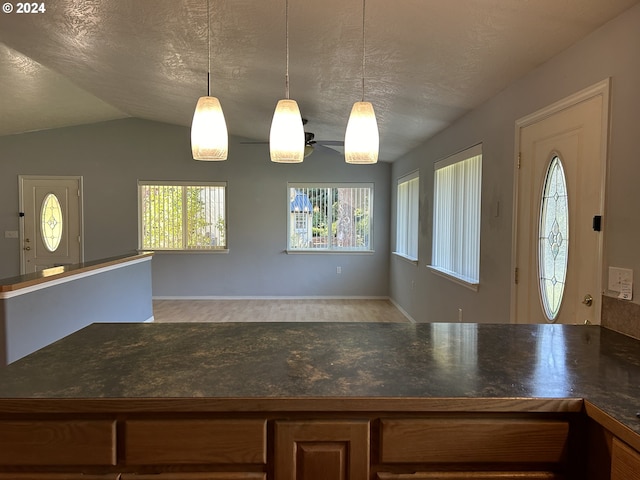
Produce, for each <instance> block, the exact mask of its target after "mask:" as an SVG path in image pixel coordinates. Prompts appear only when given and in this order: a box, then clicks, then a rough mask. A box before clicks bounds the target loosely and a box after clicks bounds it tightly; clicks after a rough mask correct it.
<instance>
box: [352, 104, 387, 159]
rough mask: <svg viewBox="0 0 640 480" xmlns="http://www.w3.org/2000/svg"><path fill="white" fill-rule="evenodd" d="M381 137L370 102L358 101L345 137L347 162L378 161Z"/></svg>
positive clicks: (354, 105)
mask: <svg viewBox="0 0 640 480" xmlns="http://www.w3.org/2000/svg"><path fill="white" fill-rule="evenodd" d="M379 146H380V137H379V134H378V122H377V121H376V114H375V112H374V111H373V105H372V104H371V103H370V102H356V103H354V104H353V108H352V109H351V116H350V117H349V122H347V131H346V133H345V137H344V158H345V161H346V162H347V163H359V164H363V163H376V162H377V161H378V149H379Z"/></svg>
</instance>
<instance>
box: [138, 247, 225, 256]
mask: <svg viewBox="0 0 640 480" xmlns="http://www.w3.org/2000/svg"><path fill="white" fill-rule="evenodd" d="M138 252H153V253H154V254H156V255H166V254H171V255H174V254H175V255H183V254H185V253H186V254H190V253H196V254H202V253H205V254H209V253H229V249H228V248H216V249H211V250H196V249H193V250H138Z"/></svg>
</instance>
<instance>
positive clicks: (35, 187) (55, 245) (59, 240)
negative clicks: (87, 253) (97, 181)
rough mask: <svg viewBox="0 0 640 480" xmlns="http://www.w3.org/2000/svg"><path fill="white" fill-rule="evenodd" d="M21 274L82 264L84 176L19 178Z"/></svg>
mask: <svg viewBox="0 0 640 480" xmlns="http://www.w3.org/2000/svg"><path fill="white" fill-rule="evenodd" d="M18 181H19V194H20V212H21V215H22V220H23V222H22V228H21V245H22V250H21V254H20V265H21V273H23V274H24V273H32V272H37V271H40V270H44V269H46V268H51V267H56V266H63V265H73V264H76V263H80V262H82V261H83V248H82V247H83V241H82V230H83V229H82V177H40V176H31V175H20V176H19V177H18Z"/></svg>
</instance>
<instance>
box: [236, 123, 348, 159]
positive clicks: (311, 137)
mask: <svg viewBox="0 0 640 480" xmlns="http://www.w3.org/2000/svg"><path fill="white" fill-rule="evenodd" d="M307 122H308V120H307V119H306V118H303V119H302V124H303V125H306V124H307ZM315 137H316V135H315V133H313V132H307V131H305V132H304V158H307V157H308V156H309V155H311V154H312V153H313V152H314V150H315V148H316V146H320V147H328V148H331V149H332V150H335V151H336V152H338V153H343V151H342V149H340V148H339V147H344V140H315ZM240 143H241V144H244V145H257V144H260V145H263V144H269V142H268V141H262V142H240ZM336 147H338V148H336Z"/></svg>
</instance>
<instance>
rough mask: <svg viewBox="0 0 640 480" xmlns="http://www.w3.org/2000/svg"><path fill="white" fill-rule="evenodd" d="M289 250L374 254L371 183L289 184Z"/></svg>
mask: <svg viewBox="0 0 640 480" xmlns="http://www.w3.org/2000/svg"><path fill="white" fill-rule="evenodd" d="M288 189H289V195H288V202H287V214H288V217H289V220H288V227H287V228H288V246H287V250H288V251H307V252H308V251H313V252H318V251H330V252H338V251H349V252H352V251H371V250H372V242H371V239H372V232H373V229H372V226H373V185H372V184H340V185H335V184H289V186H288Z"/></svg>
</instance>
